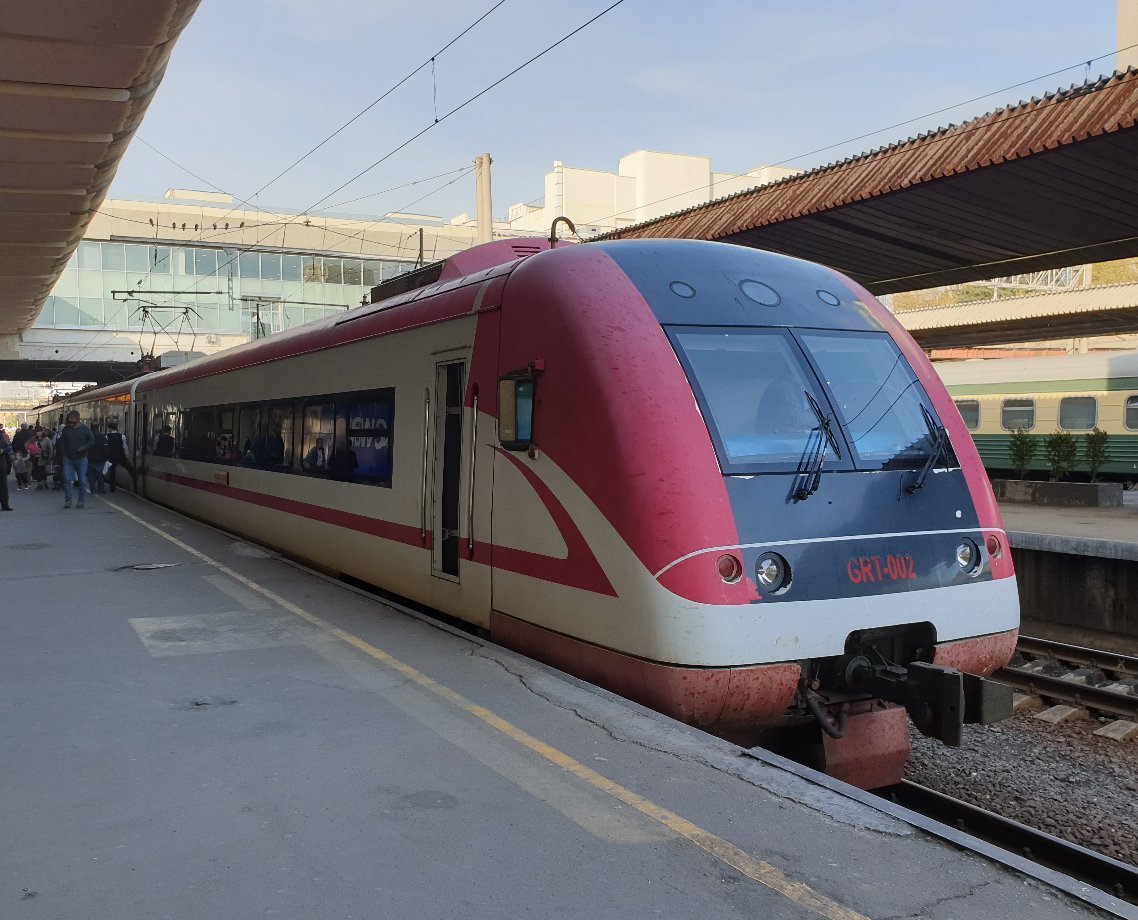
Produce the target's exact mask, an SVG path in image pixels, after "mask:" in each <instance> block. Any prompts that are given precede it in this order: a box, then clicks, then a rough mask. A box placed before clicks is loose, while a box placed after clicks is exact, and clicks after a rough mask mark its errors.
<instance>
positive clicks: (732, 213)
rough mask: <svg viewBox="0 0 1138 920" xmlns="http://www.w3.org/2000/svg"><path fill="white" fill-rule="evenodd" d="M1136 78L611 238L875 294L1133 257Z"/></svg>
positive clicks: (953, 129)
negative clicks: (811, 263)
mask: <svg viewBox="0 0 1138 920" xmlns="http://www.w3.org/2000/svg"><path fill="white" fill-rule="evenodd" d="M1136 118H1138V71H1135V70H1129V71H1127V72H1125V73H1118V74H1114V75H1113V76H1110V77H1105V78H1103V79H1101V80H1099V81H1098V82H1096V83H1091V84H1087V85H1084V86H1077V87H1071V88H1069V89H1066V90H1062V91H1059V92H1056V93H1052V94H1048V95H1047V96H1045V97H1043V98H1042V99H1032V100H1029V101H1026V102H1021V103H1019V104H1018V105H1015V106H1010V107H1008V108H1004V109H999V110H997V111H994V112H990V113H988V114H987V115H984V116H982V117H980V118H977V119H974V120H972V121H969V122H966V123H964V124H961V125H954V126H949V127H945V128H942V129H940V130H937V131H933V132H930V133H927V134H922V135H919V136H917V137H915V138H910V139H908V140H905V141H901V142H899V143H896V144H893V145H890V146H888V147H884V148H879V149H877V150H874V151H871V152H869V153H865V154H861V155H859V156H856V157H851V158H849V159H847V160H844V161H842V162H840V163H836V164H831V165H829V166H825V167H821V168H819V169H815V170H813V171H811V172H808V173H803V174H800V175H797V176H793V177H790V178H787V179H784V180H782V181H780V182H777V183H774V184H771V185H767V186H762V187H760V188H758V189H754V190H751V191H747V192H742V193H739V194H736V195H732V196H730V197H729V198H724V199H720V200H718V201H714V202H711V203H710V204H707V205H702V206H699V207H696V208H691V209H688V210H686V211H681V212H677V213H675V214H671V215H668V216H666V217H661V218H658V219H656V220H653V221H649V222H646V223H644V224H640V225H637V226H634V227H628V228H624V229H622V230H619V231H615V232H613V233H611V234H608V235H606V236H605V237H602V238H606V239H619V238H643V237H687V238H693V239H714V240H722V241H726V242H735V243H741V244H744V245H751V246H756V247H759V248H764V249H772V250H774V251H777V252H783V253H787V254H789V255H795V256H799V257H802V258H810V259H814V260H816V261H820V262H824V263H826V264H828V265H832V266H834V267H836V268H839V269H840V270H842V271H845V272H846V273H848V274H850V275H851V276H853V277H855V278H856V279H858V280H859V281H861V282H862V283H863V284H865V285H866V286H867V287H869V288H870V289H871V290H873V291H875V292H876V293H890V292H895V291H903V290H914V289H918V288H924V287H933V286H936V285H941V284H951V283H957V282H961V281H969V280H980V279H985V278H991V277H996V276H1001V275H1008V274H1015V273H1020V272H1026V271H1035V270H1040V269H1042V268H1050V267H1056V266H1062V265H1071V264H1076V263H1080V262H1090V261H1101V260H1105V259H1111V258H1121V257H1124V256H1130V255H1138V131H1135V130H1134V129H1135V125H1136Z"/></svg>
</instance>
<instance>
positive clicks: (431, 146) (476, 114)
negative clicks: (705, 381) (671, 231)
mask: <svg viewBox="0 0 1138 920" xmlns="http://www.w3.org/2000/svg"><path fill="white" fill-rule="evenodd" d="M613 2H614V0H575V2H564V0H563V2H559V3H552V2H549V0H505V2H502V3H501V4H500V5H497V3H498V0H416V2H410V3H409V2H406V0H403V2H399V3H395V2H389V0H322V2H320V3H316V4H314V3H312V2H310V0H228V2H225V0H202V3H201V6H200V7H199V8H198V11H197V12H196V13H195V15H194V17H193V19H192V20H191V22H190V24H189V25H188V26H187V27H186V29H185V31H184V32H183V33H182V35H181V37H180V38H179V39H178V42H177V44H176V45H175V47H174V51H173V54H172V57H171V60H170V63H169V66H168V69H167V72H166V75H165V78H164V80H163V82H162V85H161V86H160V88H159V89H158V92H157V94H156V96H155V98H154V100H153V102H152V103H151V106H150V109H149V111H148V112H147V113H146V116H145V118H144V119H143V122H142V124H141V126H140V128H139V130H138V133H137V136H136V137H135V139H134V141H133V142H132V143H131V144H130V146H129V148H128V150H127V153H126V155H125V157H124V158H123V161H122V164H121V165H120V167H119V171H118V174H117V175H116V177H115V180H114V182H113V184H112V186H111V189H110V195H109V197H111V198H134V199H154V198H160V197H161V196H162V195H163V194H164V193H165V191H166V189H168V188H190V189H203V188H204V189H209V190H222V191H225V192H228V193H230V194H232V195H233V196H234V197H235V198H236V199H237V200H238V201H240V200H242V199H246V198H249V197H250V196H254V194H255V193H256V197H252V198H251V201H252V205H254V206H257V207H261V208H263V209H265V210H267V211H274V210H281V211H290V212H305V211H308V212H311V213H314V214H315V213H325V212H328V213H336V214H345V215H356V216H367V217H376V216H380V215H382V214H384V213H387V212H390V211H410V212H414V213H419V214H432V215H437V216H440V217H443V218H445V219H449V218H451V217H453V216H455V215H456V214H459V213H462V212H470V213H471V214H473V212H474V208H475V189H474V177H473V173H472V172H463V171H464V170H466V169H467V167H470V166H471V165H472V162H473V160H474V158H475V156H477V155H478V154H480V153H483V152H485V153H489V154H490V155H491V157H492V158H493V163H494V165H493V168H492V178H493V211H494V216H495V217H496V218H499V219H502V218H504V217H505V215H506V212H507V209H508V208H509V206H510V205H511V204H515V203H518V202H522V201H533V200H535V199H538V198H540V197H541V196H542V194H543V191H544V189H543V177H544V175H545V173H547V172H549V171H550V170H551V169H552V167H553V163H554V161H555V160H559V161H562V162H563V163H564V164H565V165H566V166H574V167H581V168H588V169H601V170H608V171H615V170H616V168H617V161H618V160H619V158H620V157H621V156H623V155H624V154H627V153H631V152H633V151H635V150H642V149H643V150H656V151H662V152H667V153H681V154H691V155H697V156H707V157H710V159H711V166H712V168H713V169H714V170H715V171H716V172H726V173H742V172H746V171H747V170H749V169H754V168H756V167H758V166H763V165H770V164H781V165H785V166H790V167H793V168H796V169H812V168H815V167H818V166H822V165H825V164H828V163H833V162H837V161H840V160H842V159H845V158H846V157H849V156H852V155H856V154H858V153H862V152H865V151H868V150H872V149H875V148H877V147H882V146H888V145H889V144H892V143H895V142H897V141H900V140H904V139H905V138H908V137H912V136H915V135H917V134H919V133H922V132H924V131H928V130H931V129H934V128H937V127H940V126H944V125H948V124H959V123H960V122H962V121H966V120H968V119H971V118H975V117H978V116H980V115H982V114H984V113H986V112H989V111H992V110H994V109H998V108H1002V107H1004V106H1007V105H1010V104H1015V103H1017V102H1019V101H1020V100H1024V99H1030V98H1031V97H1032V96H1042V95H1043V94H1044V93H1046V92H1053V91H1055V90H1058V89H1061V88H1067V87H1069V86H1071V85H1072V84H1076V85H1077V84H1082V83H1083V82H1084V80H1085V79H1086V78H1087V77H1088V75H1089V77H1090V78H1091V79H1092V80H1093V79H1095V78H1097V77H1098V76H1099V75H1100V74H1107V73H1110V72H1112V71H1113V69H1114V51H1115V49H1116V38H1115V17H1116V3H1115V0H1087V2H1082V3H1071V2H1070V0H1063V2H1056V0H998V2H992V0H956V2H954V3H951V4H945V3H930V2H919V0H918V2H913V0H908V2H903V0H859V2H852V0H845V2H838V0H810V2H797V3H796V2H785V0H784V2H781V3H772V2H766V0H751V2H744V0H698V2H696V0H623V2H621V3H619V4H618V5H617V6H615V8H613V9H611V10H609V11H608V12H604V11H605V10H606V9H608V8H609V7H610V6H612V4H613ZM601 13H603V15H601V16H600V17H599V18H597V19H596V21H594V22H592V23H591V24H590V25H588V26H587V27H585V28H584V29H582V30H581V31H579V32H577V33H576V34H575V35H572V37H569V38H568V39H567V40H565V41H564V42H563V43H562V44H560V45H558V46H557V47H556V48H554V49H553V50H551V51H549V52H548V53H546V54H544V55H543V56H541V57H540V58H539V59H537V60H536V61H534V62H533V63H531V64H529V65H528V66H525V67H524V68H523V69H522V70H520V71H519V72H518V73H516V74H515V75H514V76H512V77H509V79H507V80H505V81H504V82H502V83H501V84H500V85H498V86H496V87H495V88H493V89H489V90H488V91H486V92H485V93H484V94H483V95H481V96H479V97H478V98H477V99H474V101H470V102H469V103H468V100H471V99H472V97H475V96H476V95H477V94H479V93H482V92H483V91H484V90H487V88H488V87H490V86H491V85H492V84H494V83H495V82H496V81H498V80H500V79H501V78H503V77H505V76H506V75H507V74H509V73H511V72H512V71H514V70H515V69H516V68H518V67H520V66H522V65H524V64H525V63H526V62H527V61H529V60H530V59H531V58H533V57H534V56H535V55H537V54H539V53H540V52H542V51H543V50H545V49H546V48H547V47H548V46H550V45H552V44H554V43H555V42H557V41H558V40H560V39H562V38H563V37H565V36H567V35H569V33H571V32H573V31H574V30H576V29H578V27H580V26H582V25H583V24H585V23H586V22H588V21H589V20H590V19H592V18H593V17H595V16H597V15H598V14H601ZM483 16H484V17H485V18H483V19H482V20H481V22H479V23H478V24H477V25H476V26H474V27H473V28H471V29H470V31H469V32H467V33H466V34H465V35H463V36H462V37H461V38H458V40H457V41H454V43H453V44H450V43H451V42H452V40H454V39H455V38H456V37H457V36H459V35H460V34H461V33H463V32H464V31H465V30H467V29H468V28H469V27H470V26H471V25H472V24H473V23H475V22H476V20H478V19H479V18H480V17H483ZM448 44H450V47H446V46H447V45H448ZM444 48H445V50H443V49H444ZM440 52H441V53H440ZM432 58H433V59H434V60H433V63H432V60H431V59H432ZM1088 61H1089V62H1090V64H1089V66H1088V64H1087V62H1088ZM408 75H411V76H410V77H409V79H407V80H406V82H404V83H403V84H402V85H400V86H399V87H398V88H397V89H394V91H392V92H390V95H388V96H387V98H385V99H384V100H383V101H381V102H379V103H378V104H376V105H374V106H373V107H372V108H371V109H370V110H368V111H367V112H366V113H365V114H364V115H362V116H361V117H360V118H359V119H358V120H356V121H355V122H353V123H352V124H351V125H349V126H348V127H347V128H345V129H344V130H343V131H342V132H341V133H340V134H338V135H337V136H336V137H334V138H333V139H332V140H331V141H329V142H328V143H327V144H326V145H325V146H323V147H321V148H320V149H319V150H317V151H316V152H315V153H313V154H312V155H311V156H310V157H308V158H307V159H306V160H304V161H303V162H302V163H300V165H298V166H296V167H295V168H294V169H292V170H291V171H289V172H287V173H286V174H285V175H284V176H283V177H281V178H279V179H276V180H275V181H271V180H274V178H275V177H276V176H277V175H278V174H279V173H281V172H282V171H283V170H285V169H286V168H287V167H289V166H290V165H291V164H293V163H294V162H295V161H296V160H297V159H299V158H300V157H301V156H303V155H304V154H305V153H307V152H308V151H309V150H310V149H311V148H312V147H314V146H316V145H317V144H318V143H320V142H321V141H323V140H324V139H325V138H327V137H328V136H329V135H331V134H332V133H333V132H335V131H336V130H337V129H339V128H341V126H343V125H344V124H345V123H346V122H347V121H348V120H349V119H351V118H353V116H356V115H357V114H358V113H360V112H361V111H362V110H363V109H365V108H366V107H367V106H369V105H371V104H372V103H373V102H375V100H377V99H378V98H379V97H381V96H383V95H384V94H385V93H388V92H389V91H391V90H392V89H393V87H395V86H396V85H397V84H399V83H400V81H401V80H403V79H404V78H405V77H408ZM464 103H468V104H465V105H464ZM459 106H462V108H460V109H459V108H458V107H459ZM456 109H458V110H457V111H455V110H456ZM451 113H453V114H451ZM420 132H422V133H420ZM416 135H419V136H418V137H417V138H416ZM412 138H416V139H414V140H412ZM380 161H382V162H380ZM376 163H378V165H376V166H374V168H371V169H370V170H369V169H368V168H369V167H371V166H372V165H373V164H376ZM365 170H368V171H367V172H366V173H365V174H364V175H363V176H361V177H360V178H358V179H356V180H355V181H352V182H350V183H349V184H347V185H346V186H344V187H343V188H340V186H342V185H344V183H346V182H348V180H350V179H352V178H353V177H354V176H356V175H357V174H359V173H361V172H364V171H365ZM270 183H271V184H270Z"/></svg>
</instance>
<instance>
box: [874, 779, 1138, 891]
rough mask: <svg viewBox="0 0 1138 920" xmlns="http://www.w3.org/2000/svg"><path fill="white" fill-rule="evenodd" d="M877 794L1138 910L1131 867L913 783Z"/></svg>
mask: <svg viewBox="0 0 1138 920" xmlns="http://www.w3.org/2000/svg"><path fill="white" fill-rule="evenodd" d="M875 794H876V795H879V796H881V797H883V798H886V799H889V800H890V801H892V802H895V803H896V804H898V805H901V806H903V807H905V808H908V809H910V810H911V811H915V812H917V813H919V814H922V815H924V816H926V817H928V818H932V819H933V820H935V821H939V822H940V823H941V824H947V825H948V826H950V827H955V828H957V829H959V830H961V831H963V832H964V833H966V834H970V835H971V836H973V837H976V838H979V839H980V840H984V841H986V842H988V843H990V844H992V845H994V846H997V847H1000V848H1001V849H1003V850H1007V851H1009V852H1011V853H1015V854H1017V855H1020V856H1023V857H1025V858H1026V859H1030V860H1031V861H1032V862H1035V863H1038V864H1039V865H1042V866H1045V867H1047V868H1048V869H1052V870H1054V871H1056V872H1060V873H1062V874H1063V875H1066V876H1068V877H1070V878H1073V879H1075V880H1076V881H1079V882H1082V883H1084V884H1086V885H1090V886H1092V887H1093V888H1096V889H1098V890H1099V891H1102V892H1105V893H1106V894H1109V895H1111V896H1113V897H1115V898H1118V899H1119V900H1122V901H1126V902H1127V903H1130V904H1138V868H1136V867H1134V866H1131V865H1129V864H1127V863H1124V862H1120V861H1119V860H1117V859H1111V858H1110V857H1109V856H1103V855H1102V854H1100V853H1096V852H1094V851H1093V850H1088V849H1087V848H1086V847H1081V846H1079V845H1078V844H1074V843H1068V842H1067V841H1066V840H1061V839H1059V838H1058V837H1053V836H1052V835H1050V834H1047V833H1044V832H1043V831H1040V830H1036V829H1035V828H1032V827H1028V826H1027V825H1024V824H1020V823H1019V822H1017V821H1012V820H1011V819H1010V818H1005V817H1003V816H1001V815H997V814H994V813H993V812H990V811H985V810H984V809H983V808H979V807H977V806H975V805H971V804H969V803H968V802H963V801H961V800H960V799H955V798H953V797H952V796H948V795H945V794H943V793H941V792H937V791H935V790H933V789H929V788H927V787H925V786H921V785H918V784H917V783H912V782H909V781H908V780H903V781H902V782H900V783H898V784H897V785H895V786H888V787H886V788H884V789H878V790H875Z"/></svg>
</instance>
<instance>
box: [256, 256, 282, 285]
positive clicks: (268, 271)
mask: <svg viewBox="0 0 1138 920" xmlns="http://www.w3.org/2000/svg"><path fill="white" fill-rule="evenodd" d="M261 277H262V278H264V279H265V280H266V281H280V280H281V254H280V253H279V252H262V253H261Z"/></svg>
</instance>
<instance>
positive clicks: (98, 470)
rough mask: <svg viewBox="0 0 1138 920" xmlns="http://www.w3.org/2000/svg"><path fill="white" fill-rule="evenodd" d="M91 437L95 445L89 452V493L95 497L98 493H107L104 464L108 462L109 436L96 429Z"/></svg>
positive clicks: (92, 430)
mask: <svg viewBox="0 0 1138 920" xmlns="http://www.w3.org/2000/svg"><path fill="white" fill-rule="evenodd" d="M91 437H93V438H94V439H95V443H94V444H92V445H91V448H90V450H88V451H87V491H88V492H90V493H91V494H92V495H94V494H95V493H96V492H99V493H102V492H106V491H107V484H106V480H104V479H103V464H104V463H106V462H107V436H106V435H105V434H103V433H102V432H101V431H99V429H98V428H97V427H94V428H92V429H91Z"/></svg>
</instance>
